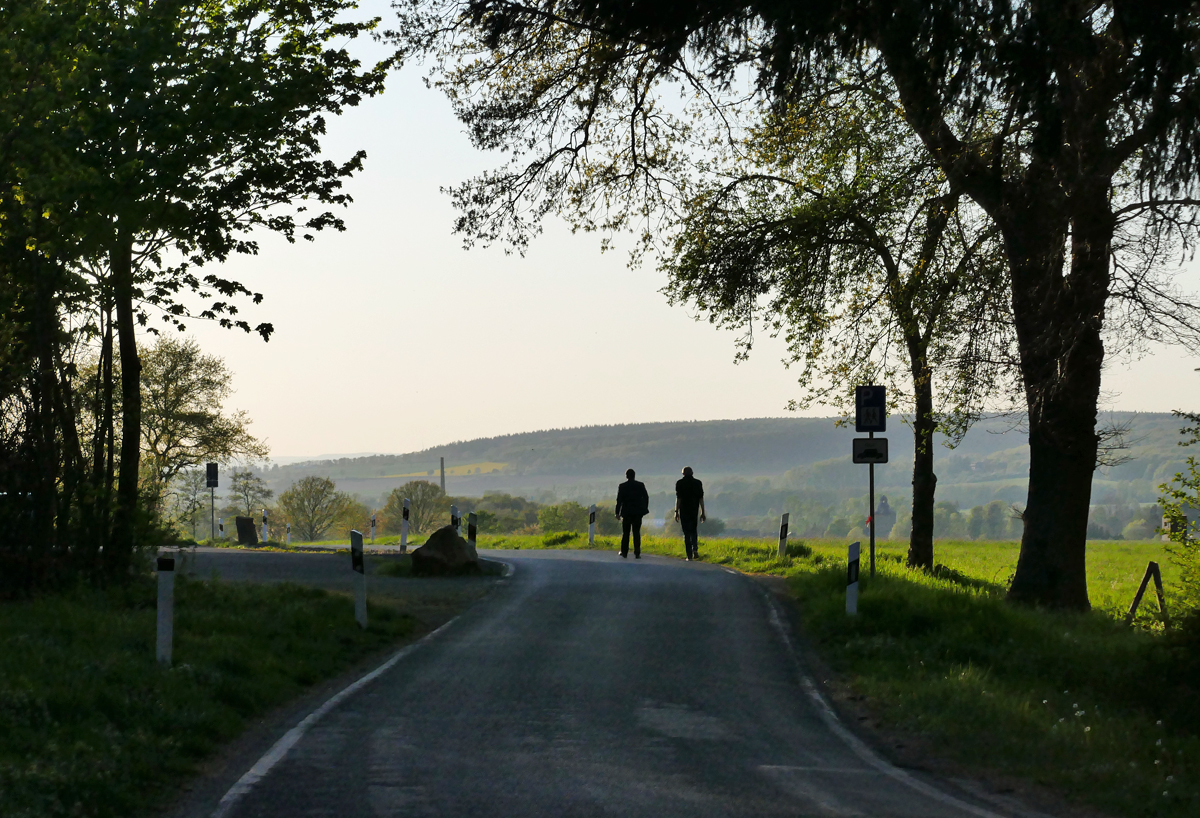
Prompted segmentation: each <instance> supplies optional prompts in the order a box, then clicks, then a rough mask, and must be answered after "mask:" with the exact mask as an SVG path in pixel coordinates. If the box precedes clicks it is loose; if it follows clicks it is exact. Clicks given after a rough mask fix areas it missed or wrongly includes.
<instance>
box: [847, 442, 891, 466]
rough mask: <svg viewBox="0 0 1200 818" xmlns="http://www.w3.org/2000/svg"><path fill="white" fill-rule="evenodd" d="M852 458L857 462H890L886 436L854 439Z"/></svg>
mask: <svg viewBox="0 0 1200 818" xmlns="http://www.w3.org/2000/svg"><path fill="white" fill-rule="evenodd" d="M850 459H851V460H853V461H854V462H855V463H862V464H864V465H865V464H867V463H871V464H875V463H886V462H888V442H887V438H886V437H856V438H854V441H853V449H852V450H851V455H850Z"/></svg>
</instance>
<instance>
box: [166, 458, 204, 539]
mask: <svg viewBox="0 0 1200 818" xmlns="http://www.w3.org/2000/svg"><path fill="white" fill-rule="evenodd" d="M174 486H175V519H176V520H177V521H178V522H179V523H180V524H181V525H184V526H186V527H187V528H188V529H190V530H191V533H192V539H193V540H194V539H196V525H197V523H198V522H199V520H200V515H201V512H202V511H203V510H204V507H205V506H206V505H207V503H205V502H204V501H205V500H207V499H208V498H207V497H206V496H205V489H206V488H207V480H206V475H205V473H204V472H202V471H201V470H200V469H187V470H185V471H182V472H179V473H178V474H176V475H175V479H174Z"/></svg>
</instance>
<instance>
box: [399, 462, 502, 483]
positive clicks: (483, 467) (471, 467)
mask: <svg viewBox="0 0 1200 818" xmlns="http://www.w3.org/2000/svg"><path fill="white" fill-rule="evenodd" d="M507 465H508V464H507V463H492V462H488V463H467V464H465V465H462V466H458V465H455V466H451V465H450V464H446V476H447V477H466V476H468V475H471V474H492V473H493V472H501V471H504V467H505V466H507ZM437 476H438V470H437V467H436V466H435V467H434V468H432V469H428V470H426V471H415V472H411V473H409V474H385V475H384V476H383V477H381V478H380V479H381V480H387V479H390V478H394V477H437Z"/></svg>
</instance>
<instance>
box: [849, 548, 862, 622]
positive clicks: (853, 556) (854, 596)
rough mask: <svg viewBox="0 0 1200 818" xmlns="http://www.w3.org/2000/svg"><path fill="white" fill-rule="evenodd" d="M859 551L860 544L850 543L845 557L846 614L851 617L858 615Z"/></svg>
mask: <svg viewBox="0 0 1200 818" xmlns="http://www.w3.org/2000/svg"><path fill="white" fill-rule="evenodd" d="M861 550H862V544H861V543H856V542H852V543H850V548H849V553H848V554H847V555H846V556H847V560H846V613H847V614H850V615H851V616H853V615H854V614H857V613H858V557H859V554H860V553H861Z"/></svg>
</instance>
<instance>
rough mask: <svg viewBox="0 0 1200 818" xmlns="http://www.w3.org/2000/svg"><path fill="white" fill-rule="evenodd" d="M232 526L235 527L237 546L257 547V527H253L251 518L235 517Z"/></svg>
mask: <svg viewBox="0 0 1200 818" xmlns="http://www.w3.org/2000/svg"><path fill="white" fill-rule="evenodd" d="M233 524H234V525H236V526H237V535H238V545H248V546H250V547H251V548H257V547H258V527H257V526H255V525H254V518H253V517H235V518H234V519H233Z"/></svg>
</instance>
